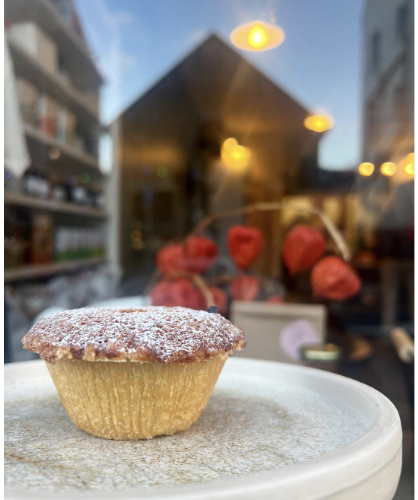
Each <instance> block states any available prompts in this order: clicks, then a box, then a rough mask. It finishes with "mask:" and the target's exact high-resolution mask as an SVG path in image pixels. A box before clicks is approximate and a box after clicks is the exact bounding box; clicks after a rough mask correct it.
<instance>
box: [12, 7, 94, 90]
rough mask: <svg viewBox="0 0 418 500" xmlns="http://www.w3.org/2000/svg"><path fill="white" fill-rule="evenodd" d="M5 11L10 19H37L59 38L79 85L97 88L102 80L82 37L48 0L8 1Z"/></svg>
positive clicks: (50, 33)
mask: <svg viewBox="0 0 418 500" xmlns="http://www.w3.org/2000/svg"><path fill="white" fill-rule="evenodd" d="M4 10H5V13H6V14H7V20H8V21H9V22H11V23H17V22H24V21H32V22H35V23H36V24H37V25H38V26H39V27H40V28H41V29H42V31H44V32H45V33H46V34H47V35H49V36H50V37H51V38H52V39H53V40H55V41H56V43H57V45H58V49H59V52H60V54H61V56H62V57H63V58H64V59H65V61H66V64H67V66H68V69H69V70H70V72H71V73H72V74H73V75H77V77H78V78H79V81H78V82H77V83H78V84H79V86H80V88H95V87H97V86H99V85H100V84H101V83H102V82H103V79H102V77H101V75H100V73H99V71H98V69H97V67H96V64H95V62H94V60H93V59H92V57H91V54H90V53H89V51H88V48H87V46H86V44H85V43H84V41H83V39H82V38H81V37H80V36H78V34H77V33H76V32H75V31H73V30H72V29H71V27H70V26H69V25H67V23H66V22H65V20H64V19H63V18H62V16H61V15H60V13H59V11H58V10H57V8H56V7H54V6H53V5H52V4H51V3H50V2H48V0H5V4H4Z"/></svg>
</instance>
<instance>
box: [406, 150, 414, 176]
mask: <svg viewBox="0 0 418 500" xmlns="http://www.w3.org/2000/svg"><path fill="white" fill-rule="evenodd" d="M403 169H404V171H405V173H406V174H408V175H411V176H412V177H413V176H414V175H415V154H414V153H409V155H408V156H407V157H406V164H405V166H404V168H403Z"/></svg>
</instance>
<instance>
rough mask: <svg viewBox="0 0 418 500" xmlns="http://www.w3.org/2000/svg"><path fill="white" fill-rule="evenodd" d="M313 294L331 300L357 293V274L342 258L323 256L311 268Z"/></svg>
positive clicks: (359, 282) (358, 281) (343, 298)
mask: <svg viewBox="0 0 418 500" xmlns="http://www.w3.org/2000/svg"><path fill="white" fill-rule="evenodd" d="M311 285H312V288H313V292H314V295H318V296H320V297H324V298H326V299H331V300H345V299H349V298H350V297H354V295H357V294H358V292H359V290H360V288H361V280H360V278H359V276H358V274H357V273H356V272H355V271H354V270H353V269H352V268H351V267H350V266H349V265H348V264H347V263H345V262H344V261H343V260H342V259H340V258H339V257H335V256H329V257H324V258H323V259H322V260H320V261H319V262H318V263H317V264H316V265H315V266H314V268H313V269H312V273H311Z"/></svg>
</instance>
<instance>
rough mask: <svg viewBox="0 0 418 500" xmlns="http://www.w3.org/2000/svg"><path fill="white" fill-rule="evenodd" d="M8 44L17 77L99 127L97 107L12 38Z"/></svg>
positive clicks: (8, 39)
mask: <svg viewBox="0 0 418 500" xmlns="http://www.w3.org/2000/svg"><path fill="white" fill-rule="evenodd" d="M7 42H8V44H9V48H10V52H11V55H12V58H13V66H14V70H15V73H16V76H17V77H21V78H24V79H25V80H27V81H28V82H29V83H31V84H32V85H33V86H34V87H36V88H37V89H38V90H39V91H41V92H44V93H45V94H46V95H48V96H50V97H51V98H53V99H55V100H56V101H57V102H58V103H59V104H61V105H63V106H66V107H68V108H69V109H70V110H71V111H72V112H73V113H75V114H76V115H77V116H78V117H79V118H80V120H82V121H83V122H84V123H86V124H90V125H92V126H97V122H98V119H99V117H98V110H97V107H95V106H94V105H92V104H91V102H90V101H89V100H88V99H87V98H86V97H84V95H83V94H82V93H81V92H79V91H78V90H77V89H75V88H74V87H73V86H72V85H71V84H70V83H68V82H66V81H65V80H64V79H63V78H62V77H60V76H59V75H58V74H55V73H52V72H51V71H48V70H47V69H45V68H44V67H43V66H42V64H40V63H39V62H38V61H37V59H36V58H35V57H33V56H32V55H31V54H29V52H27V51H26V50H25V49H24V48H23V47H21V46H20V45H19V44H18V43H16V42H15V41H14V40H13V38H12V37H10V36H9V37H7Z"/></svg>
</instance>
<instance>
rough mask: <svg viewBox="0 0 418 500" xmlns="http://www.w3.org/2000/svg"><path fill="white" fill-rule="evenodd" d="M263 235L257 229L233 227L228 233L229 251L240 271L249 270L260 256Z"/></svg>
mask: <svg viewBox="0 0 418 500" xmlns="http://www.w3.org/2000/svg"><path fill="white" fill-rule="evenodd" d="M262 248H263V235H262V234H261V231H260V230H258V229H257V228H255V227H249V226H239V225H235V226H232V227H231V228H230V229H229V231H228V250H229V253H230V254H231V258H232V260H233V261H234V262H235V265H236V266H237V267H238V268H239V269H247V268H248V267H249V266H250V265H251V264H252V263H253V262H254V261H255V259H256V258H257V257H258V256H259V255H260V252H261V250H262Z"/></svg>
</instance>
